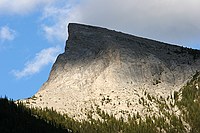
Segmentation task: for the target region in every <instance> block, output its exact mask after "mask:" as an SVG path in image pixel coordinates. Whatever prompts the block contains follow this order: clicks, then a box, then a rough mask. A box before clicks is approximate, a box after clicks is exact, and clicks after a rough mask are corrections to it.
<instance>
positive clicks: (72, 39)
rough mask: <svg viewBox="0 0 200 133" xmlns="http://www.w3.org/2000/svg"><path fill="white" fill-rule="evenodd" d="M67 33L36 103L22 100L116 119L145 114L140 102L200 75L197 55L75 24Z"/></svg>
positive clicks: (80, 115)
mask: <svg viewBox="0 0 200 133" xmlns="http://www.w3.org/2000/svg"><path fill="white" fill-rule="evenodd" d="M68 30H69V37H68V40H67V41H66V47H65V52H64V53H63V54H60V55H59V56H58V58H57V60H56V62H55V63H54V65H53V67H52V70H51V73H50V76H49V79H48V81H47V82H46V83H44V85H43V86H42V87H41V89H40V90H39V91H38V92H37V94H36V95H35V96H34V97H35V98H34V99H35V100H34V101H33V99H27V100H26V102H27V101H28V102H29V103H30V105H32V106H38V107H46V106H47V107H53V108H55V109H56V110H58V111H61V112H63V113H68V114H69V115H70V116H74V117H75V118H78V119H84V117H85V116H84V114H85V113H86V112H87V111H91V110H94V109H96V108H97V107H98V108H100V109H101V110H104V111H106V112H108V113H111V114H114V115H116V116H121V115H126V114H131V113H136V112H142V113H144V114H145V113H148V111H147V109H146V108H145V106H144V105H142V104H140V102H139V101H141V98H142V99H145V97H146V95H147V94H148V95H150V96H153V97H163V98H167V97H169V96H171V95H172V94H173V92H174V91H177V90H179V89H180V88H181V87H182V86H183V85H184V84H185V83H186V82H187V81H188V80H189V79H190V78H191V77H192V75H194V74H195V72H196V71H197V70H200V51H198V50H193V49H189V48H184V47H180V46H176V45H170V44H166V43H163V42H159V41H154V40H150V39H146V38H141V37H136V36H133V35H128V34H124V33H121V32H116V31H113V30H108V29H105V28H100V27H94V26H88V25H82V24H76V23H70V24H69V26H68ZM147 101H148V99H147ZM149 103H151V107H152V111H153V112H156V110H158V109H157V107H156V105H155V104H154V103H153V102H152V101H149ZM124 112H125V113H124Z"/></svg>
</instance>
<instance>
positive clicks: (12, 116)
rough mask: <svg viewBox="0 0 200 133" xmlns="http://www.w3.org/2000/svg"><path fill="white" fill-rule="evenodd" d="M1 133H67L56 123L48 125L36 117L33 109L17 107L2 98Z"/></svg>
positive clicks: (21, 105) (0, 113) (20, 105)
mask: <svg viewBox="0 0 200 133" xmlns="http://www.w3.org/2000/svg"><path fill="white" fill-rule="evenodd" d="M0 132H1V133H66V132H67V131H66V129H63V128H61V127H59V126H58V125H57V126H56V124H55V123H46V122H45V121H44V120H43V119H41V118H40V117H38V116H34V114H33V113H32V109H29V108H26V107H25V106H24V105H23V104H21V103H19V104H18V105H16V104H15V103H14V102H13V101H12V100H8V99H7V98H0Z"/></svg>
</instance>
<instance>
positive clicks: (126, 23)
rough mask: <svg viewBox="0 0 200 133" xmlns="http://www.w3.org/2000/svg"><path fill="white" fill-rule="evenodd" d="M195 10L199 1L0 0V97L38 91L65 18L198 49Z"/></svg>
mask: <svg viewBox="0 0 200 133" xmlns="http://www.w3.org/2000/svg"><path fill="white" fill-rule="evenodd" d="M113 3H114V4H113ZM199 12H200V1H199V0H193V1H188V0H173V1H170V0H162V1H160V0H151V1H150V0H144V1H141V0H126V1H121V0H112V1H108V0H59V1H58V0H12V1H10V0H1V1H0V59H1V62H0V68H1V69H0V74H1V76H0V84H1V87H0V96H5V95H6V96H8V97H9V98H13V99H15V100H16V99H21V98H27V97H30V96H32V95H34V94H35V93H36V92H37V91H38V90H39V88H40V87H41V85H42V84H43V83H44V82H45V81H46V80H47V78H48V75H49V72H50V69H51V66H52V64H53V62H54V61H55V59H56V57H57V55H58V54H59V53H62V52H64V46H65V40H66V39H67V36H68V34H67V25H68V23H69V22H78V23H85V24H91V25H96V26H102V27H107V28H110V29H114V30H118V31H123V32H126V33H130V34H134V35H138V36H143V37H147V38H152V39H156V40H160V41H164V42H169V43H173V44H177V45H180V46H185V47H191V48H195V49H200V25H199V24H200V17H199Z"/></svg>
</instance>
